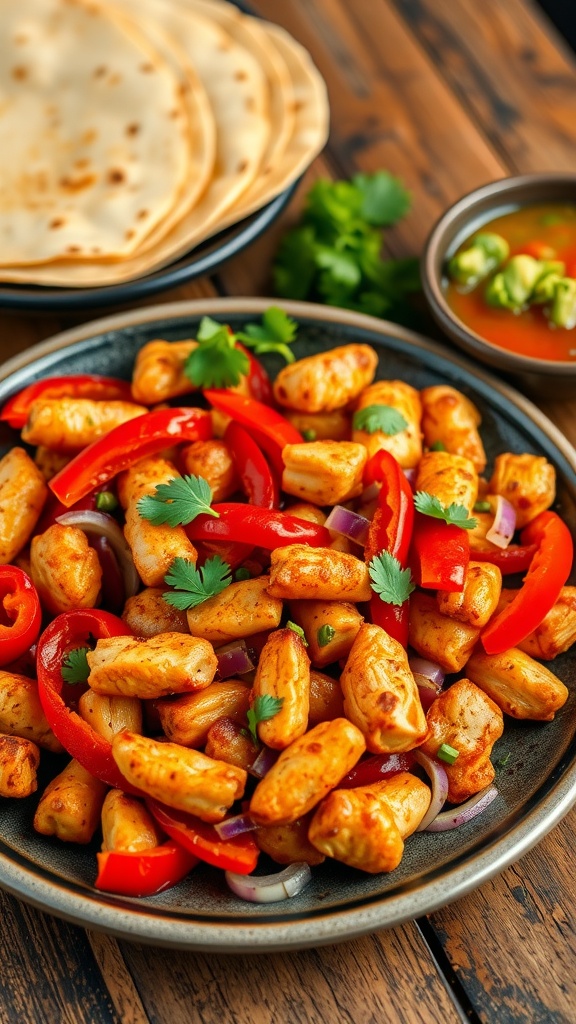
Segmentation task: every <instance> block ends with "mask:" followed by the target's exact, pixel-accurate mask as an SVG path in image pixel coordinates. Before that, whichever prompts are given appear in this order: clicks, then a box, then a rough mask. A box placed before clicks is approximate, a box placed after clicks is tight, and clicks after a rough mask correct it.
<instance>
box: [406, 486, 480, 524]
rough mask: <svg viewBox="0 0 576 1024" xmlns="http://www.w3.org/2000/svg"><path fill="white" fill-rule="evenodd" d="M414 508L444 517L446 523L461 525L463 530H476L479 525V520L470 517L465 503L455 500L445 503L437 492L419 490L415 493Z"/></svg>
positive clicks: (433, 516) (436, 517) (424, 513)
mask: <svg viewBox="0 0 576 1024" xmlns="http://www.w3.org/2000/svg"><path fill="white" fill-rule="evenodd" d="M414 508H416V509H417V510H418V512H421V513H422V515H424V516H432V518H433V519H443V520H444V522H445V523H449V524H450V525H451V526H461V527H462V529H463V530H475V529H476V527H477V526H478V520H477V519H471V518H469V517H468V509H467V508H465V506H464V505H457V504H456V502H455V501H453V502H451V504H450V505H443V504H442V502H441V501H440V499H439V498H437V497H436V495H435V494H428V492H427V491H417V493H416V494H415V495H414Z"/></svg>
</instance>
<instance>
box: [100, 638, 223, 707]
mask: <svg viewBox="0 0 576 1024" xmlns="http://www.w3.org/2000/svg"><path fill="white" fill-rule="evenodd" d="M86 659H87V661H88V665H89V667H90V675H89V677H88V683H89V685H90V687H91V688H92V689H93V690H95V692H96V693H102V694H106V695H107V696H109V697H140V698H142V699H143V700H145V699H147V698H151V697H165V696H167V694H169V693H187V692H189V691H194V690H202V689H204V687H205V686H209V684H210V683H211V682H212V680H213V679H214V676H215V675H216V669H217V668H218V659H217V658H216V655H215V654H214V651H213V649H212V645H211V644H209V643H208V642H207V641H206V640H200V639H198V638H197V637H195V636H185V635H184V634H183V633H159V634H158V636H152V637H148V638H146V639H144V640H142V639H140V638H138V637H133V636H113V637H107V638H105V639H104V640H98V642H97V643H96V648H95V650H93V651H90V652H89V653H88V654H87V655H86Z"/></svg>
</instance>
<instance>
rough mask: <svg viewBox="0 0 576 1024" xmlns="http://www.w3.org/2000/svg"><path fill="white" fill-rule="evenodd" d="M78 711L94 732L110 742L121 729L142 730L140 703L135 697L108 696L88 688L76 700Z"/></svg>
mask: <svg viewBox="0 0 576 1024" xmlns="http://www.w3.org/2000/svg"><path fill="white" fill-rule="evenodd" d="M78 711H79V714H80V717H81V718H83V719H84V721H85V722H88V724H89V725H91V726H92V728H93V729H94V732H97V733H98V735H99V736H103V737H104V739H106V740H108V741H109V742H110V743H111V742H112V740H113V739H114V737H115V735H116V733H117V732H121V731H122V729H130V731H131V732H142V731H143V714H142V704H141V702H140V701H139V700H138V698H137V697H108V696H106V695H105V694H103V693H95V692H94V690H90V689H88V690H86V691H85V693H83V694H82V696H81V697H80V700H79V701H78Z"/></svg>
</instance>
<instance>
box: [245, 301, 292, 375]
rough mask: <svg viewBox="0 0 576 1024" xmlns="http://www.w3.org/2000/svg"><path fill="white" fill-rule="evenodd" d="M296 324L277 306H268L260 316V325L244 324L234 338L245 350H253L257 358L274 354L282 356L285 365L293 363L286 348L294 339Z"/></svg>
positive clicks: (290, 351)
mask: <svg viewBox="0 0 576 1024" xmlns="http://www.w3.org/2000/svg"><path fill="white" fill-rule="evenodd" d="M297 331H298V324H297V323H296V321H295V320H292V318H291V317H289V316H288V314H287V313H285V312H284V310H283V309H280V307H279V306H270V307H269V308H268V309H266V310H265V311H264V312H263V314H262V323H260V324H246V328H245V330H243V331H238V333H237V335H236V338H237V339H238V341H241V342H242V343H243V344H244V345H246V347H247V348H252V349H254V352H255V354H256V355H257V356H262V355H265V354H266V353H267V352H274V353H276V355H279V356H283V357H284V359H285V360H286V362H287V363H293V362H294V359H295V356H294V353H293V352H292V350H291V349H290V348H289V347H288V346H289V345H291V344H292V342H293V341H294V340H295V338H296V333H297Z"/></svg>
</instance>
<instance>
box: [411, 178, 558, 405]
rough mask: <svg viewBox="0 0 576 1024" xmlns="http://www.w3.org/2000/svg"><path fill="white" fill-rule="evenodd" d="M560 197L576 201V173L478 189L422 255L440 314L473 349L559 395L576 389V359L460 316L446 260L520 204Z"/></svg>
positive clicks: (429, 295) (451, 332) (427, 289)
mask: <svg viewBox="0 0 576 1024" xmlns="http://www.w3.org/2000/svg"><path fill="white" fill-rule="evenodd" d="M554 201H559V202H562V201H564V202H566V201H568V202H572V203H576V174H526V175H522V176H521V177H516V178H503V179H502V180H500V181H494V182H492V183H491V184H489V185H484V186H483V187H482V188H478V189H475V191H474V192H470V193H469V194H468V195H467V196H464V197H463V198H462V199H459V200H458V202H456V203H454V205H453V206H451V207H450V208H449V209H448V210H447V211H446V213H445V214H444V215H443V216H442V217H441V218H440V220H439V221H438V222H437V223H436V225H435V226H434V228H433V229H432V232H431V234H430V236H429V238H428V241H427V242H426V246H425V249H424V253H423V255H422V263H421V270H422V280H423V287H424V294H425V296H426V299H427V302H428V305H429V307H430V310H431V313H432V315H433V317H434V319H435V320H436V322H437V323H438V324H439V325H440V327H441V328H442V330H443V331H444V332H445V333H446V334H447V335H448V337H449V338H450V339H451V340H452V341H453V342H454V343H455V344H456V345H458V346H459V347H460V348H462V349H464V350H465V351H466V352H468V353H469V355H472V356H474V357H475V358H476V359H479V360H480V361H481V362H483V363H487V364H488V365H489V366H493V367H496V368H497V369H499V370H503V371H504V372H506V373H507V374H510V375H512V376H513V377H514V378H515V380H516V382H517V383H519V384H520V385H524V386H525V387H526V388H527V389H528V390H530V391H532V392H537V393H539V394H551V393H554V394H555V395H558V391H559V389H560V390H562V392H563V393H564V394H573V395H576V360H574V361H571V362H570V361H562V362H558V361H552V360H548V359H536V358H534V357H532V356H524V355H520V354H518V353H515V352H509V351H507V350H506V349H504V348H501V347H500V346H499V345H497V344H494V342H491V341H486V339H485V338H482V337H481V336H480V335H479V334H476V332H475V331H473V330H472V329H471V328H470V327H468V326H467V325H466V324H464V323H463V322H462V321H461V320H460V319H459V318H458V317H457V316H456V314H455V313H454V312H453V310H452V309H451V308H450V306H449V305H448V303H447V301H446V297H445V292H444V284H443V279H444V278H445V274H444V268H445V265H446V260H447V259H449V258H450V257H451V256H452V254H453V253H454V252H455V251H456V249H457V248H458V246H459V245H460V244H461V242H462V241H463V240H464V239H465V238H467V237H468V236H469V235H470V234H472V233H473V232H474V231H475V230H477V229H479V228H481V227H482V226H483V225H484V224H486V223H487V222H488V221H491V220H493V219H494V218H495V217H498V216H499V215H501V214H503V213H507V212H509V211H510V210H513V209H517V208H518V207H521V206H526V205H528V204H531V203H538V202H545V203H547V202H554ZM575 343H576V330H575Z"/></svg>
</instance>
